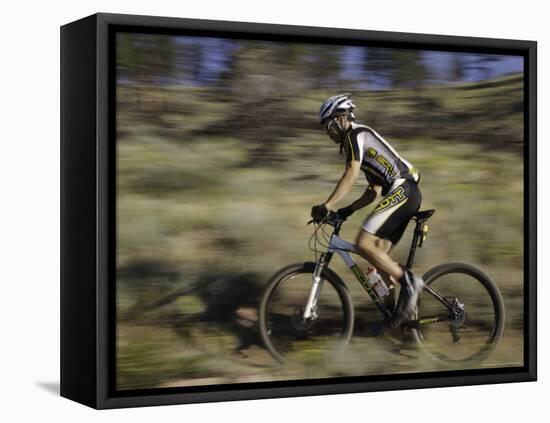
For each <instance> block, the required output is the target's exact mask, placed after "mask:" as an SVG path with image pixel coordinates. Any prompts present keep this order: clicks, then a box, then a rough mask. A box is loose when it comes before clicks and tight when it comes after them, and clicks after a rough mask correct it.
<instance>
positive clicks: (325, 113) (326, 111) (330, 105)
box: [319, 94, 355, 124]
mask: <svg viewBox="0 0 550 423" xmlns="http://www.w3.org/2000/svg"><path fill="white" fill-rule="evenodd" d="M353 109H355V104H353V102H352V101H351V94H338V95H334V96H332V97H330V98H329V99H328V100H326V101H325V102H324V103H323V104H322V106H321V108H320V109H319V123H320V124H323V123H324V122H325V121H326V120H327V119H329V118H332V117H334V116H338V115H340V114H344V113H346V114H347V115H348V116H349V117H351V118H352V119H355V116H354V114H353Z"/></svg>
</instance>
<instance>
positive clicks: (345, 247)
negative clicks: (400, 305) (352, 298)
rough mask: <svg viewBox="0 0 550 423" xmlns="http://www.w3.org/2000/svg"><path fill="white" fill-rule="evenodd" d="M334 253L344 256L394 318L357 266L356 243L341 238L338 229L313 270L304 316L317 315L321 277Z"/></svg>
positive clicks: (380, 307)
mask: <svg viewBox="0 0 550 423" xmlns="http://www.w3.org/2000/svg"><path fill="white" fill-rule="evenodd" d="M334 253H336V254H338V255H339V256H340V257H341V258H342V260H343V261H344V263H345V264H346V266H348V267H349V268H350V270H351V271H352V272H353V274H354V275H355V277H356V278H357V280H358V281H359V283H360V284H361V286H362V287H363V288H364V289H365V291H367V294H369V296H370V297H371V299H372V300H373V301H374V303H375V304H376V305H377V306H378V308H379V309H380V311H381V312H382V314H383V315H384V317H385V318H386V319H387V320H388V321H389V320H392V319H393V313H392V312H391V311H390V310H389V309H388V307H386V305H385V304H384V302H383V301H382V299H381V298H380V296H379V295H378V293H377V292H376V291H375V290H374V288H373V286H372V283H371V282H370V281H369V279H368V278H367V277H366V276H365V274H364V273H363V272H362V271H361V269H360V268H359V266H357V264H356V263H355V261H354V260H353V257H352V256H351V254H350V253H354V254H357V250H356V248H355V245H353V244H351V243H350V242H347V241H345V240H344V239H342V238H340V237H339V236H338V234H337V231H335V232H334V233H333V234H332V236H331V238H330V243H329V246H328V251H327V252H326V253H322V254H321V256H320V257H319V260H318V261H317V265H316V266H315V271H314V272H313V284H312V287H311V291H310V294H309V297H308V300H307V303H306V307H305V309H304V314H303V318H304V319H308V318H316V317H317V314H316V305H317V299H318V298H319V295H320V293H321V289H322V286H323V279H322V278H321V274H322V272H323V270H324V268H325V267H326V266H328V264H329V263H330V261H331V260H332V256H333V255H334Z"/></svg>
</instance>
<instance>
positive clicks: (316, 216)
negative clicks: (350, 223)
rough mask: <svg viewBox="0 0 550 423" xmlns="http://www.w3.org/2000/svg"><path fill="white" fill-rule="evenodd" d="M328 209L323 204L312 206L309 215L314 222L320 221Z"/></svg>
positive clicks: (325, 215)
mask: <svg viewBox="0 0 550 423" xmlns="http://www.w3.org/2000/svg"><path fill="white" fill-rule="evenodd" d="M327 214H328V209H327V207H326V206H325V205H324V204H320V205H318V206H313V207H312V208H311V217H312V218H313V221H314V222H315V223H319V222H322V221H323V220H324V218H325V217H327Z"/></svg>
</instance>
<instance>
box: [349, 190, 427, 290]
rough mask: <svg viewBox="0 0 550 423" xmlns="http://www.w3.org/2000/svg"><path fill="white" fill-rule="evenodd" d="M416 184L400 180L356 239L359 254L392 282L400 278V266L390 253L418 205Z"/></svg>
mask: <svg viewBox="0 0 550 423" xmlns="http://www.w3.org/2000/svg"><path fill="white" fill-rule="evenodd" d="M420 199H421V198H420V191H419V190H418V187H417V186H416V184H414V183H412V182H410V181H408V180H406V179H399V180H397V181H395V183H394V184H393V186H392V187H391V188H390V190H389V191H388V193H387V194H386V195H385V196H384V198H382V200H381V201H380V202H379V203H378V205H377V206H376V207H375V208H374V210H373V212H372V213H371V214H370V215H369V216H368V217H367V218H366V219H365V221H364V223H363V225H362V227H361V231H360V232H359V234H358V236H357V240H356V246H357V250H358V252H359V253H360V254H361V255H362V256H363V257H364V258H366V259H367V260H368V261H370V262H372V263H373V264H374V265H375V266H376V267H377V268H379V269H380V270H381V271H382V272H385V273H387V274H388V275H390V276H391V277H393V278H394V279H395V280H400V279H401V278H402V277H403V269H402V267H401V266H400V265H399V264H398V263H396V262H394V261H393V260H392V259H391V258H390V256H389V252H390V251H391V249H392V247H393V246H394V245H396V244H397V243H398V242H399V240H400V239H401V236H402V235H403V232H404V231H405V228H406V227H407V224H408V223H409V220H410V219H411V217H412V216H413V214H414V213H415V212H416V211H417V210H418V208H419V206H420Z"/></svg>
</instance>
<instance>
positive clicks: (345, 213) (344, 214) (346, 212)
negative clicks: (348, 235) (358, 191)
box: [336, 205, 354, 220]
mask: <svg viewBox="0 0 550 423" xmlns="http://www.w3.org/2000/svg"><path fill="white" fill-rule="evenodd" d="M353 212H354V210H353V209H352V208H351V205H349V206H347V207H344V208H341V209H338V210H337V211H336V213H337V214H338V217H339V218H340V219H341V220H346V219H347V218H348V217H350V216H351V215H352V214H353Z"/></svg>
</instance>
